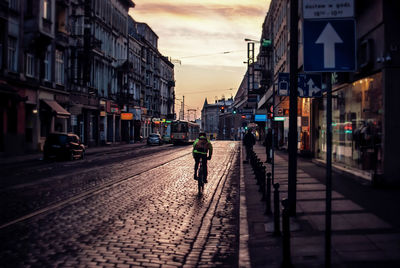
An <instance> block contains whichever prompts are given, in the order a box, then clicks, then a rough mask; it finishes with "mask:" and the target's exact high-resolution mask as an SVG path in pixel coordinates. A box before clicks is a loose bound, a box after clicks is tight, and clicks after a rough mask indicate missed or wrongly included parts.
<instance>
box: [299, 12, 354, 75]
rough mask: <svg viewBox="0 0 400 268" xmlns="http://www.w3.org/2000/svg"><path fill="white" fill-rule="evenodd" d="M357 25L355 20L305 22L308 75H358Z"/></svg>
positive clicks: (304, 38)
mask: <svg viewBox="0 0 400 268" xmlns="http://www.w3.org/2000/svg"><path fill="white" fill-rule="evenodd" d="M355 25H356V24H355V21H354V19H343V20H342V19H341V20H304V25H303V29H304V30H303V31H304V34H303V44H304V53H303V55H304V71H305V72H351V71H355V69H356V39H355Z"/></svg>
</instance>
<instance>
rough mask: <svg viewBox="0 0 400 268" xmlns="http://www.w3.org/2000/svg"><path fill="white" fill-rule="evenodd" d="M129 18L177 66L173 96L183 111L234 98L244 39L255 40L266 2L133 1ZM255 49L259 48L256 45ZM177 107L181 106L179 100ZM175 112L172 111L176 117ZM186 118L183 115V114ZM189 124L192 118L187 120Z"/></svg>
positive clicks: (242, 71) (243, 68)
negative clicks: (151, 33) (148, 33)
mask: <svg viewBox="0 0 400 268" xmlns="http://www.w3.org/2000/svg"><path fill="white" fill-rule="evenodd" d="M134 2H135V4H136V7H135V8H134V9H131V11H130V14H131V16H132V17H133V18H134V19H135V20H136V21H139V22H145V23H147V24H148V25H149V26H150V27H151V28H152V29H153V31H154V32H155V33H156V34H157V35H158V37H159V43H158V48H159V51H160V52H161V53H162V54H163V55H164V56H167V57H171V58H172V59H173V60H180V61H181V65H180V64H178V63H175V80H176V87H175V94H176V98H177V99H182V96H183V95H184V96H185V106H186V107H185V110H187V109H198V110H197V117H200V111H201V108H202V106H203V103H204V99H205V97H207V99H208V102H209V103H210V102H214V101H215V99H216V98H221V97H222V96H223V95H225V97H230V96H231V95H233V96H235V93H236V91H237V89H238V87H239V85H240V82H241V80H242V78H243V76H244V74H245V72H246V64H244V63H243V62H244V61H246V60H247V45H246V42H245V41H244V38H250V39H255V40H259V39H260V36H261V28H262V23H263V21H264V18H265V15H266V12H267V10H268V6H269V2H270V1H268V0H219V1H215V0H134ZM256 47H257V46H256ZM176 103H177V107H180V102H179V101H177V102H176ZM178 112H179V108H177V109H176V113H177V116H178ZM185 113H186V111H185ZM190 119H192V118H190Z"/></svg>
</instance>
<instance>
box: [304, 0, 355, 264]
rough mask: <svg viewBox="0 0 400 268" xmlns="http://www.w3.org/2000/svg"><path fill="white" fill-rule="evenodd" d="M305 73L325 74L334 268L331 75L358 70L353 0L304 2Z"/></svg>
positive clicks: (328, 246)
mask: <svg viewBox="0 0 400 268" xmlns="http://www.w3.org/2000/svg"><path fill="white" fill-rule="evenodd" d="M303 18H304V24H303V32H304V34H303V44H304V53H303V55H304V61H303V62H304V71H306V72H324V73H325V75H326V97H327V101H326V105H327V107H326V125H327V127H326V210H325V267H327V268H329V267H331V235H332V234H331V232H332V230H331V229H332V226H331V221H332V219H331V217H332V80H331V79H332V77H331V73H332V72H351V71H355V70H356V41H355V36H356V30H355V20H354V0H342V1H336V0H303Z"/></svg>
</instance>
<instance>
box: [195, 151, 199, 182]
mask: <svg viewBox="0 0 400 268" xmlns="http://www.w3.org/2000/svg"><path fill="white" fill-rule="evenodd" d="M199 164H200V157H198V156H196V155H195V156H194V179H195V180H197V170H198V169H199Z"/></svg>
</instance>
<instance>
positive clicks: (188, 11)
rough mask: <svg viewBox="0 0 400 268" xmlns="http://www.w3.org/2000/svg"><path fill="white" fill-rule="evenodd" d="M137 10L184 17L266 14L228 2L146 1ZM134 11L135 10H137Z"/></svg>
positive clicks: (256, 9)
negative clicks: (206, 3) (185, 2)
mask: <svg viewBox="0 0 400 268" xmlns="http://www.w3.org/2000/svg"><path fill="white" fill-rule="evenodd" d="M135 11H136V12H140V13H142V14H152V15H155V16H156V15H163V16H165V15H170V16H177V17H183V18H192V19H194V18H207V17H209V16H215V15H218V16H222V17H225V18H227V19H236V18H238V17H254V16H265V11H264V9H262V8H260V7H258V6H249V5H228V4H212V5H210V4H208V5H205V4H170V3H146V4H137V6H136V8H135ZM135 11H134V12H135Z"/></svg>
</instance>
